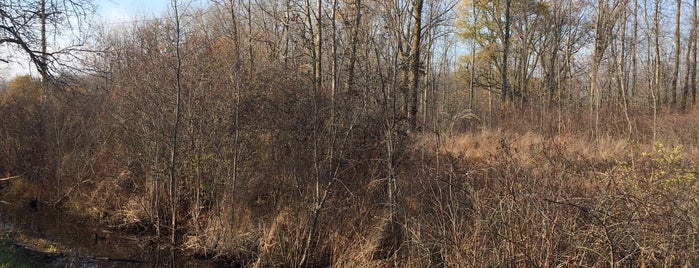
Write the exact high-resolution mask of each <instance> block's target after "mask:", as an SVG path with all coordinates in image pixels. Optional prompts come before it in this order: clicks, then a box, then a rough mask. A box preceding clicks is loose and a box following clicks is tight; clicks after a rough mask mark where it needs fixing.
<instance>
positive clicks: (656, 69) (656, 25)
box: [651, 0, 662, 142]
mask: <svg viewBox="0 0 699 268" xmlns="http://www.w3.org/2000/svg"><path fill="white" fill-rule="evenodd" d="M653 30H654V32H655V35H654V45H655V62H654V66H653V86H652V87H651V95H652V98H653V142H655V138H656V130H657V123H658V99H659V93H660V92H661V88H662V87H661V84H660V0H656V1H655V12H654V13H653Z"/></svg>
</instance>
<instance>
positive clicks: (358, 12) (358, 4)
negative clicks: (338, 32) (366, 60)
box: [345, 0, 362, 97]
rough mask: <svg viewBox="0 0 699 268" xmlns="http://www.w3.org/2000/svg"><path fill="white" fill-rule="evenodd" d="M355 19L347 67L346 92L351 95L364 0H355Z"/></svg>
mask: <svg viewBox="0 0 699 268" xmlns="http://www.w3.org/2000/svg"><path fill="white" fill-rule="evenodd" d="M353 3H354V21H353V22H352V30H351V35H352V37H351V41H350V55H349V66H348V67H347V79H345V92H346V93H347V94H349V95H350V96H353V97H354V96H355V95H356V94H357V92H356V91H355V89H354V79H355V78H354V72H355V66H356V64H357V44H358V43H359V26H360V23H361V19H362V1H361V0H354V1H353Z"/></svg>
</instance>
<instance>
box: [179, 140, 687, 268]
mask: <svg viewBox="0 0 699 268" xmlns="http://www.w3.org/2000/svg"><path fill="white" fill-rule="evenodd" d="M668 143H671V142H668ZM413 144H414V145H415V146H414V147H413V148H412V149H411V150H410V152H409V155H408V156H406V159H404V161H403V163H404V164H403V166H401V171H400V174H399V175H398V180H397V181H398V188H399V198H398V202H397V205H396V206H397V207H396V210H397V213H396V216H395V218H394V219H390V218H389V217H390V213H389V211H388V208H387V204H386V202H387V200H386V198H385V197H384V194H383V193H384V192H385V191H384V188H385V187H386V186H385V185H384V182H383V181H382V179H381V178H375V179H373V180H369V182H368V183H366V184H363V185H353V186H352V188H349V187H345V186H343V185H337V186H336V187H335V188H334V189H332V193H331V194H332V198H331V201H329V204H328V205H327V207H326V208H325V209H324V210H323V211H322V214H321V217H320V221H319V222H320V231H319V232H318V233H317V239H316V242H315V243H314V245H313V247H314V249H315V250H314V251H313V252H315V254H314V255H313V257H312V260H314V262H312V263H311V264H312V265H310V266H334V267H348V266H349V267H429V266H460V267H473V266H475V267H478V266H498V267H502V266H519V267H531V266H545V267H550V266H561V265H562V266H581V267H590V266H619V265H621V266H660V265H668V266H685V265H686V266H692V265H696V263H697V262H698V261H699V260H698V259H697V257H696V256H699V255H698V254H697V253H699V248H698V247H697V244H696V240H697V238H698V237H697V225H696V222H697V217H699V203H698V201H697V200H699V199H698V198H699V184H698V181H697V178H696V163H695V162H694V161H693V159H697V158H696V154H695V152H696V148H695V147H693V146H692V145H689V146H683V145H679V143H677V145H666V143H664V142H660V141H659V142H657V143H655V144H641V143H638V142H633V141H629V140H626V139H623V138H611V137H610V138H605V139H599V140H598V141H597V142H589V141H586V140H585V139H583V138H577V137H574V136H566V135H556V136H552V137H544V136H542V135H540V134H536V133H524V134H516V133H508V132H504V131H497V130H484V131H480V132H476V133H470V134H460V135H455V136H453V137H446V138H437V137H436V136H435V135H422V136H420V137H416V138H415V139H414V143H413ZM278 183H279V182H278ZM281 183H282V184H288V186H290V185H291V184H293V183H292V182H290V181H288V182H281ZM273 196H277V195H276V194H272V195H270V196H266V197H265V196H258V197H257V198H258V199H259V200H248V202H233V203H231V205H232V206H231V207H230V208H229V209H231V211H230V212H229V213H224V214H223V215H230V217H231V218H229V219H222V218H221V217H220V216H219V215H221V214H216V213H212V214H211V215H209V216H208V218H207V220H205V222H207V225H206V226H204V228H202V229H201V230H199V232H198V233H197V232H190V233H189V236H188V240H187V243H185V244H186V245H187V246H188V247H189V248H190V249H191V250H194V251H196V252H199V254H203V255H207V256H214V257H216V258H220V259H222V260H228V261H234V262H236V263H238V264H240V265H244V266H257V267H268V266H294V265H295V264H296V261H297V260H298V259H299V256H300V254H301V251H302V248H301V245H303V243H302V242H303V239H304V237H303V234H304V231H305V229H304V228H307V226H308V225H309V223H308V220H309V217H308V215H309V214H308V203H309V201H308V200H304V199H303V198H298V197H297V198H298V199H295V198H294V197H292V196H286V197H279V198H280V199H279V200H275V201H270V200H268V199H274V198H275V197H273ZM258 204H266V205H263V206H266V208H265V209H262V210H259V208H256V206H257V205H258ZM272 204H274V205H272Z"/></svg>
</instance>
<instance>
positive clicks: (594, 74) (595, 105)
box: [589, 0, 606, 139]
mask: <svg viewBox="0 0 699 268" xmlns="http://www.w3.org/2000/svg"><path fill="white" fill-rule="evenodd" d="M605 7H606V4H604V2H603V1H602V0H598V1H597V16H596V18H595V33H594V36H595V37H594V44H593V48H592V65H591V66H590V68H591V70H590V94H589V95H590V116H591V117H594V119H593V120H591V123H592V126H591V128H590V130H591V131H592V138H593V139H596V138H597V135H598V132H599V106H600V105H599V88H598V87H599V85H598V84H597V79H598V75H599V74H598V73H599V64H600V61H601V58H602V55H601V53H602V52H601V50H602V49H601V47H602V46H603V45H602V42H603V41H602V40H601V39H602V38H603V36H602V35H603V33H602V24H603V22H602V19H603V17H604V16H605V14H604V13H605V12H604V10H605Z"/></svg>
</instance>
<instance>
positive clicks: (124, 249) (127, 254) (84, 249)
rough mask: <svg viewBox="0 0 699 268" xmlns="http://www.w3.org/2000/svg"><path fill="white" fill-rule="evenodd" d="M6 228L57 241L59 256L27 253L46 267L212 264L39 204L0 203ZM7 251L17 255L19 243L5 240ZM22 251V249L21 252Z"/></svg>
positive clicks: (2, 227) (3, 229)
mask: <svg viewBox="0 0 699 268" xmlns="http://www.w3.org/2000/svg"><path fill="white" fill-rule="evenodd" d="M8 232H13V233H19V234H21V235H22V236H24V237H29V238H32V239H45V240H47V241H50V242H51V243H52V244H57V245H58V247H57V248H58V250H59V251H61V252H62V253H63V254H61V255H60V256H55V257H50V256H49V257H47V256H37V254H27V255H28V256H34V257H36V258H33V259H32V260H27V261H28V262H29V263H36V262H38V263H43V264H45V265H46V266H48V267H51V266H61V267H63V266H68V267H210V266H212V263H210V262H207V261H202V260H197V259H193V258H191V257H187V256H184V254H182V253H180V252H177V251H174V252H173V251H171V250H169V249H168V248H167V246H166V245H164V244H160V243H158V242H157V241H156V240H155V239H149V238H147V237H143V236H133V235H125V234H120V233H114V232H109V231H107V230H106V229H105V228H102V227H100V226H97V225H95V224H90V223H85V222H81V221H80V220H78V219H77V218H76V217H70V216H68V215H66V214H65V213H62V212H60V211H58V210H56V209H54V208H50V207H45V206H41V205H39V206H38V207H36V208H31V207H28V206H26V205H25V206H17V205H12V204H4V203H0V233H8ZM1 251H6V252H1ZM7 251H13V253H11V255H20V252H21V251H23V249H22V247H20V246H12V247H10V246H8V242H7V241H6V242H4V247H0V253H5V255H7V254H8V253H7ZM24 251H27V250H24ZM24 253H26V252H22V254H24ZM30 253H31V252H30ZM1 255H2V254H0V256H1Z"/></svg>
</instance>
